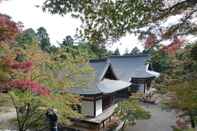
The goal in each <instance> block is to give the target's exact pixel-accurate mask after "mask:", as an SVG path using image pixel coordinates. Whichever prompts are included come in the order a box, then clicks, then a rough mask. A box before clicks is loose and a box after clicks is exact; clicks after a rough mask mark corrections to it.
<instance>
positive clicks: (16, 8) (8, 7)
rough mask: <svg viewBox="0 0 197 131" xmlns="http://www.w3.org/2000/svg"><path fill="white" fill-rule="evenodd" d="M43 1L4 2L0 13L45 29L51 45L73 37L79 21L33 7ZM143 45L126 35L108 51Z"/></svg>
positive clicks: (140, 47)
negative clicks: (67, 37) (68, 36)
mask: <svg viewBox="0 0 197 131" xmlns="http://www.w3.org/2000/svg"><path fill="white" fill-rule="evenodd" d="M43 1H44V0H9V1H5V2H2V3H1V4H0V13H4V14H7V15H9V16H11V17H12V18H13V20H14V21H16V22H17V21H21V22H22V23H23V24H24V28H25V29H27V28H33V29H34V30H36V29H38V28H39V27H41V26H43V27H45V28H46V29H47V31H48V34H49V36H50V39H51V43H52V44H56V43H57V42H58V41H59V42H61V41H62V40H63V38H64V37H65V36H66V35H71V36H74V35H75V33H76V28H77V27H79V26H80V23H81V22H80V20H78V19H75V18H72V17H71V16H69V15H67V16H64V17H62V16H60V15H51V14H49V13H44V12H43V11H42V10H41V9H40V8H37V7H35V5H41V4H42V2H43ZM180 18H181V16H175V17H172V18H170V19H169V20H168V21H166V22H165V23H164V24H163V26H167V25H170V24H174V23H176V22H177V21H178V20H179V19H180ZM195 20H196V19H195ZM196 21H197V20H196ZM189 39H191V38H189ZM143 43H144V42H142V41H139V40H138V39H137V37H136V36H135V35H127V36H125V37H123V38H122V39H120V41H118V42H117V43H114V44H113V45H109V46H108V49H110V50H112V51H114V50H115V49H116V48H119V50H120V53H121V54H123V53H124V52H125V50H126V49H128V50H129V51H130V50H132V48H134V47H135V46H137V47H138V48H139V49H141V50H142V49H143ZM165 43H166V42H165ZM167 43H169V42H167Z"/></svg>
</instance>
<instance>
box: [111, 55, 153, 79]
mask: <svg viewBox="0 0 197 131" xmlns="http://www.w3.org/2000/svg"><path fill="white" fill-rule="evenodd" d="M148 59H149V55H145V54H143V55H128V56H112V57H110V58H109V60H110V62H111V64H112V67H113V69H114V71H115V73H116V75H117V76H118V78H119V79H121V80H124V81H130V80H131V78H149V77H154V75H152V74H150V73H148V72H147V71H146V68H147V67H146V62H147V60H148Z"/></svg>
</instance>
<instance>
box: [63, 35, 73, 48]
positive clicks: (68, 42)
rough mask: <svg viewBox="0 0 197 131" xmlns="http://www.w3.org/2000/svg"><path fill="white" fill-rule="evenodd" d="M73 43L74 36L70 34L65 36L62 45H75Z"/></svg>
mask: <svg viewBox="0 0 197 131" xmlns="http://www.w3.org/2000/svg"><path fill="white" fill-rule="evenodd" d="M73 43H74V40H73V38H72V37H71V36H70V35H68V36H66V37H65V38H64V40H63V42H62V44H61V46H63V47H64V46H73Z"/></svg>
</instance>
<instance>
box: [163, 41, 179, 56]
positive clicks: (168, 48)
mask: <svg viewBox="0 0 197 131" xmlns="http://www.w3.org/2000/svg"><path fill="white" fill-rule="evenodd" d="M182 45H183V40H180V39H179V38H178V37H174V40H173V41H172V43H170V44H169V45H168V46H165V47H164V48H162V51H164V52H166V53H168V54H171V55H173V54H175V53H176V51H177V50H178V49H180V48H181V46H182Z"/></svg>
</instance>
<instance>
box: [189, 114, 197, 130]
mask: <svg viewBox="0 0 197 131" xmlns="http://www.w3.org/2000/svg"><path fill="white" fill-rule="evenodd" d="M189 116H190V122H191V127H192V128H195V127H196V125H195V120H194V117H193V114H192V112H189Z"/></svg>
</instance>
